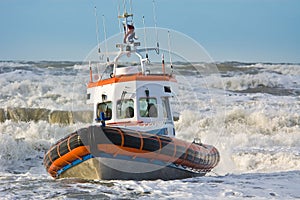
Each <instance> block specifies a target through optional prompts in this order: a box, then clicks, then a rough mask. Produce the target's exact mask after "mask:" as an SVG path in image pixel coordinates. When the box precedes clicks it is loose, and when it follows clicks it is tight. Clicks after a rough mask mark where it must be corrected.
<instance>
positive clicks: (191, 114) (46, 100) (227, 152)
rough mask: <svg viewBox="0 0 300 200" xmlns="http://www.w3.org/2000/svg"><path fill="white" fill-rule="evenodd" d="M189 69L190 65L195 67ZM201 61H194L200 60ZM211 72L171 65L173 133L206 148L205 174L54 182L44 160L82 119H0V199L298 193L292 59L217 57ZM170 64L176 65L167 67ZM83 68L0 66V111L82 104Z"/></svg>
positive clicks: (298, 73) (299, 135)
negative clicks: (212, 153) (175, 82)
mask: <svg viewBox="0 0 300 200" xmlns="http://www.w3.org/2000/svg"><path fill="white" fill-rule="evenodd" d="M195 65H197V64H195ZM199 65H201V64H199ZM218 66H219V68H218V69H219V71H218V73H219V74H218V76H217V80H216V79H215V75H207V76H204V75H203V74H201V73H194V71H193V69H191V68H188V67H187V68H182V66H180V67H181V68H179V69H180V70H178V79H179V81H180V80H188V81H185V83H183V84H180V86H179V88H178V99H179V103H176V102H175V103H174V102H173V103H172V104H173V105H172V106H173V107H174V109H176V113H177V114H178V115H179V120H178V121H176V122H175V126H176V137H178V138H181V139H184V140H187V141H191V142H192V141H193V140H194V138H199V139H200V140H201V142H203V143H207V144H212V145H214V146H216V147H217V148H218V150H219V151H220V155H221V161H220V163H219V165H218V166H217V167H216V168H215V169H214V170H213V171H212V172H210V173H208V174H207V175H206V176H204V177H197V178H189V179H184V180H172V181H162V180H156V181H120V180H112V181H103V180H98V181H84V180H79V179H61V180H54V179H53V178H52V177H50V175H48V174H47V172H46V170H45V169H44V167H43V164H42V162H43V156H44V154H45V152H46V151H47V150H48V149H49V147H50V146H51V145H52V144H54V143H55V142H56V141H57V140H59V139H60V138H62V137H64V136H66V135H67V134H69V133H71V132H73V131H75V130H76V129H78V128H80V127H84V126H88V125H89V124H84V123H79V122H78V123H76V122H75V123H73V124H70V125H62V124H55V123H54V124H53V123H49V122H48V121H45V120H37V121H27V122H26V121H22V120H19V121H18V120H7V119H6V120H4V121H3V122H1V123H0V196H1V199H192V198H193V199H243V198H252V199H297V198H300V191H299V188H300V65H298V64H272V63H248V64H247V63H219V64H218ZM174 67H175V70H176V65H174ZM88 80H89V71H88V66H85V65H82V64H80V63H74V62H46V61H45V62H22V61H19V62H16V61H14V62H13V61H2V62H0V84H1V88H0V108H2V110H4V111H5V110H7V109H8V108H19V107H22V108H47V109H50V110H65V111H73V110H88V109H90V107H89V106H87V105H86V104H85V101H86V93H85V92H86V83H87V82H88Z"/></svg>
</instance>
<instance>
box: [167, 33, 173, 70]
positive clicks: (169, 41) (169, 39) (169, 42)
mask: <svg viewBox="0 0 300 200" xmlns="http://www.w3.org/2000/svg"><path fill="white" fill-rule="evenodd" d="M168 47H169V57H170V64H171V69H172V72H173V64H172V55H171V37H170V31H168Z"/></svg>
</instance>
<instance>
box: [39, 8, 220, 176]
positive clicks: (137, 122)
mask: <svg viewBox="0 0 300 200" xmlns="http://www.w3.org/2000/svg"><path fill="white" fill-rule="evenodd" d="M132 17H133V15H132V14H128V13H127V12H125V13H124V14H123V15H121V16H119V18H120V19H122V20H124V23H123V24H124V37H123V39H122V41H120V43H118V44H116V48H117V51H116V52H114V53H111V52H106V54H110V55H112V54H114V55H115V56H114V59H113V61H111V62H109V61H108V62H106V66H107V67H106V69H105V70H104V72H103V73H102V74H101V76H100V77H99V78H98V79H96V80H93V71H92V68H91V67H90V80H89V83H88V84H87V103H88V104H92V105H93V109H94V121H93V122H91V125H90V126H88V127H86V128H82V129H79V130H77V131H76V132H74V133H71V134H69V135H67V136H66V137H64V138H62V139H61V140H59V141H57V142H56V143H55V144H54V145H53V146H52V147H51V148H50V149H49V150H48V152H47V153H46V154H45V157H44V166H45V168H46V170H47V172H48V173H49V174H50V175H51V176H52V177H54V178H67V177H75V178H82V179H92V180H95V179H97V180H99V179H104V180H111V179H118V180H129V179H131V180H155V179H163V180H172V179H183V178H189V177H195V176H203V175H205V174H206V173H207V172H210V171H211V170H212V169H213V168H214V167H215V166H216V165H217V164H218V162H219V160H220V155H219V152H218V150H217V149H216V148H215V147H213V146H211V145H207V144H202V143H196V142H192V143H190V142H187V141H183V140H180V139H176V138H175V128H174V121H173V114H172V111H171V106H170V98H172V97H173V95H174V93H173V91H175V90H176V85H177V81H176V79H175V76H174V75H173V74H172V73H167V72H166V69H165V62H164V58H163V55H162V63H161V70H160V72H158V73H153V72H152V71H151V70H149V69H147V64H148V63H149V59H148V52H150V51H154V52H155V53H157V54H159V53H160V52H159V45H157V46H156V47H154V48H140V42H138V41H137V37H136V36H135V29H134V26H133V18H132ZM145 52H147V54H146V55H145V56H143V54H144V53H145ZM133 58H135V59H136V60H134V59H133ZM124 60H127V61H124Z"/></svg>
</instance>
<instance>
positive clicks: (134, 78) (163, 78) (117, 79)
mask: <svg viewBox="0 0 300 200" xmlns="http://www.w3.org/2000/svg"><path fill="white" fill-rule="evenodd" d="M129 81H172V82H176V79H175V78H174V77H173V76H163V75H147V76H145V75H141V74H135V75H121V76H116V77H113V78H110V79H105V80H100V81H97V82H90V83H88V88H93V87H97V86H103V85H109V84H113V83H121V82H129Z"/></svg>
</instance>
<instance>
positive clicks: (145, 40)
mask: <svg viewBox="0 0 300 200" xmlns="http://www.w3.org/2000/svg"><path fill="white" fill-rule="evenodd" d="M143 25H144V42H145V47H146V58H147V60H148V48H147V34H146V26H145V16H143Z"/></svg>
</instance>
